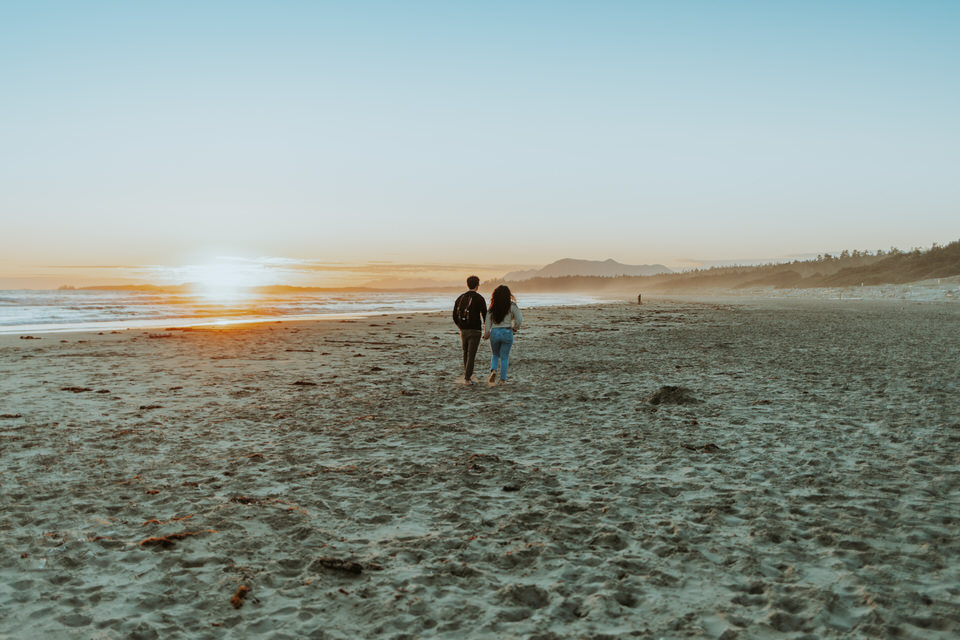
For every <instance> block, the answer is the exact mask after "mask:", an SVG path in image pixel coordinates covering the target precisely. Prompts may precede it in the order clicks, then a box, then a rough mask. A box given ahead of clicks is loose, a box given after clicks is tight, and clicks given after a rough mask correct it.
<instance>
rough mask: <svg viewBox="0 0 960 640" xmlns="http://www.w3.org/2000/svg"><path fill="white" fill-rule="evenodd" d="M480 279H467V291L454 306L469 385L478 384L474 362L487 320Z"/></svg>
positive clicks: (464, 377) (464, 371)
mask: <svg viewBox="0 0 960 640" xmlns="http://www.w3.org/2000/svg"><path fill="white" fill-rule="evenodd" d="M479 287H480V278H478V277H477V276H470V277H469V278H467V289H469V291H467V292H466V293H462V294H460V297H459V298H457V301H456V302H455V303H454V305H453V322H454V324H456V325H457V327H458V328H459V329H460V344H461V345H462V346H463V379H464V381H465V382H466V383H467V384H476V383H477V381H476V380H474V379H473V361H474V359H475V358H476V357H477V347H478V346H480V338H481V337H482V336H483V323H484V322H486V320H487V301H486V300H484V299H483V296H482V295H480V294H479V293H477V288H479Z"/></svg>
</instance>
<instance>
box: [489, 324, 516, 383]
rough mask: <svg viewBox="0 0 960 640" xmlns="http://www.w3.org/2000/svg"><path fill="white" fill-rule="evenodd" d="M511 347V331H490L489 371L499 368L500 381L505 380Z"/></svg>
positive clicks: (504, 329) (503, 329)
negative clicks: (491, 354) (491, 356)
mask: <svg viewBox="0 0 960 640" xmlns="http://www.w3.org/2000/svg"><path fill="white" fill-rule="evenodd" d="M512 346H513V329H508V328H506V327H498V328H496V329H491V330H490V350H491V351H493V358H491V359H490V371H496V370H497V368H498V367H499V368H500V379H501V380H506V379H507V366H508V364H509V362H510V347H512Z"/></svg>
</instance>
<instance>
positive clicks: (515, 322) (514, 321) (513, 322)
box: [483, 302, 523, 338]
mask: <svg viewBox="0 0 960 640" xmlns="http://www.w3.org/2000/svg"><path fill="white" fill-rule="evenodd" d="M521 322H523V315H522V314H521V313H520V307H518V306H517V303H516V302H511V303H510V311H507V315H505V316H503V320H501V321H500V322H494V321H493V314H492V313H489V312H488V313H487V321H486V322H485V323H484V325H483V337H484V338H489V337H490V330H491V329H503V328H507V329H513V330H514V331H516V330H517V329H519V328H520V323H521Z"/></svg>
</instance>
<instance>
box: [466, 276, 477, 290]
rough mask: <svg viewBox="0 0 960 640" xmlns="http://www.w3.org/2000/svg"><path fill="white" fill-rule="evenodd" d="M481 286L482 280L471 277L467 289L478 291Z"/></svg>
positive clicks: (468, 279)
mask: <svg viewBox="0 0 960 640" xmlns="http://www.w3.org/2000/svg"><path fill="white" fill-rule="evenodd" d="M479 286H480V278H478V277H477V276H470V277H469V278H467V289H476V288H477V287H479Z"/></svg>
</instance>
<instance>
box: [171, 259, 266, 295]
mask: <svg viewBox="0 0 960 640" xmlns="http://www.w3.org/2000/svg"><path fill="white" fill-rule="evenodd" d="M186 269H187V273H186V274H185V276H186V281H187V282H189V283H190V284H191V285H192V288H193V290H194V291H195V292H196V293H197V294H199V295H201V296H203V297H204V298H206V299H208V300H210V301H235V300H237V299H238V298H246V297H248V296H249V295H250V290H251V288H252V287H254V286H257V285H259V284H261V283H260V282H258V278H256V276H255V274H252V273H250V272H249V270H245V269H243V268H241V267H238V266H237V265H234V264H205V265H192V266H190V267H187V268H186Z"/></svg>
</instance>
